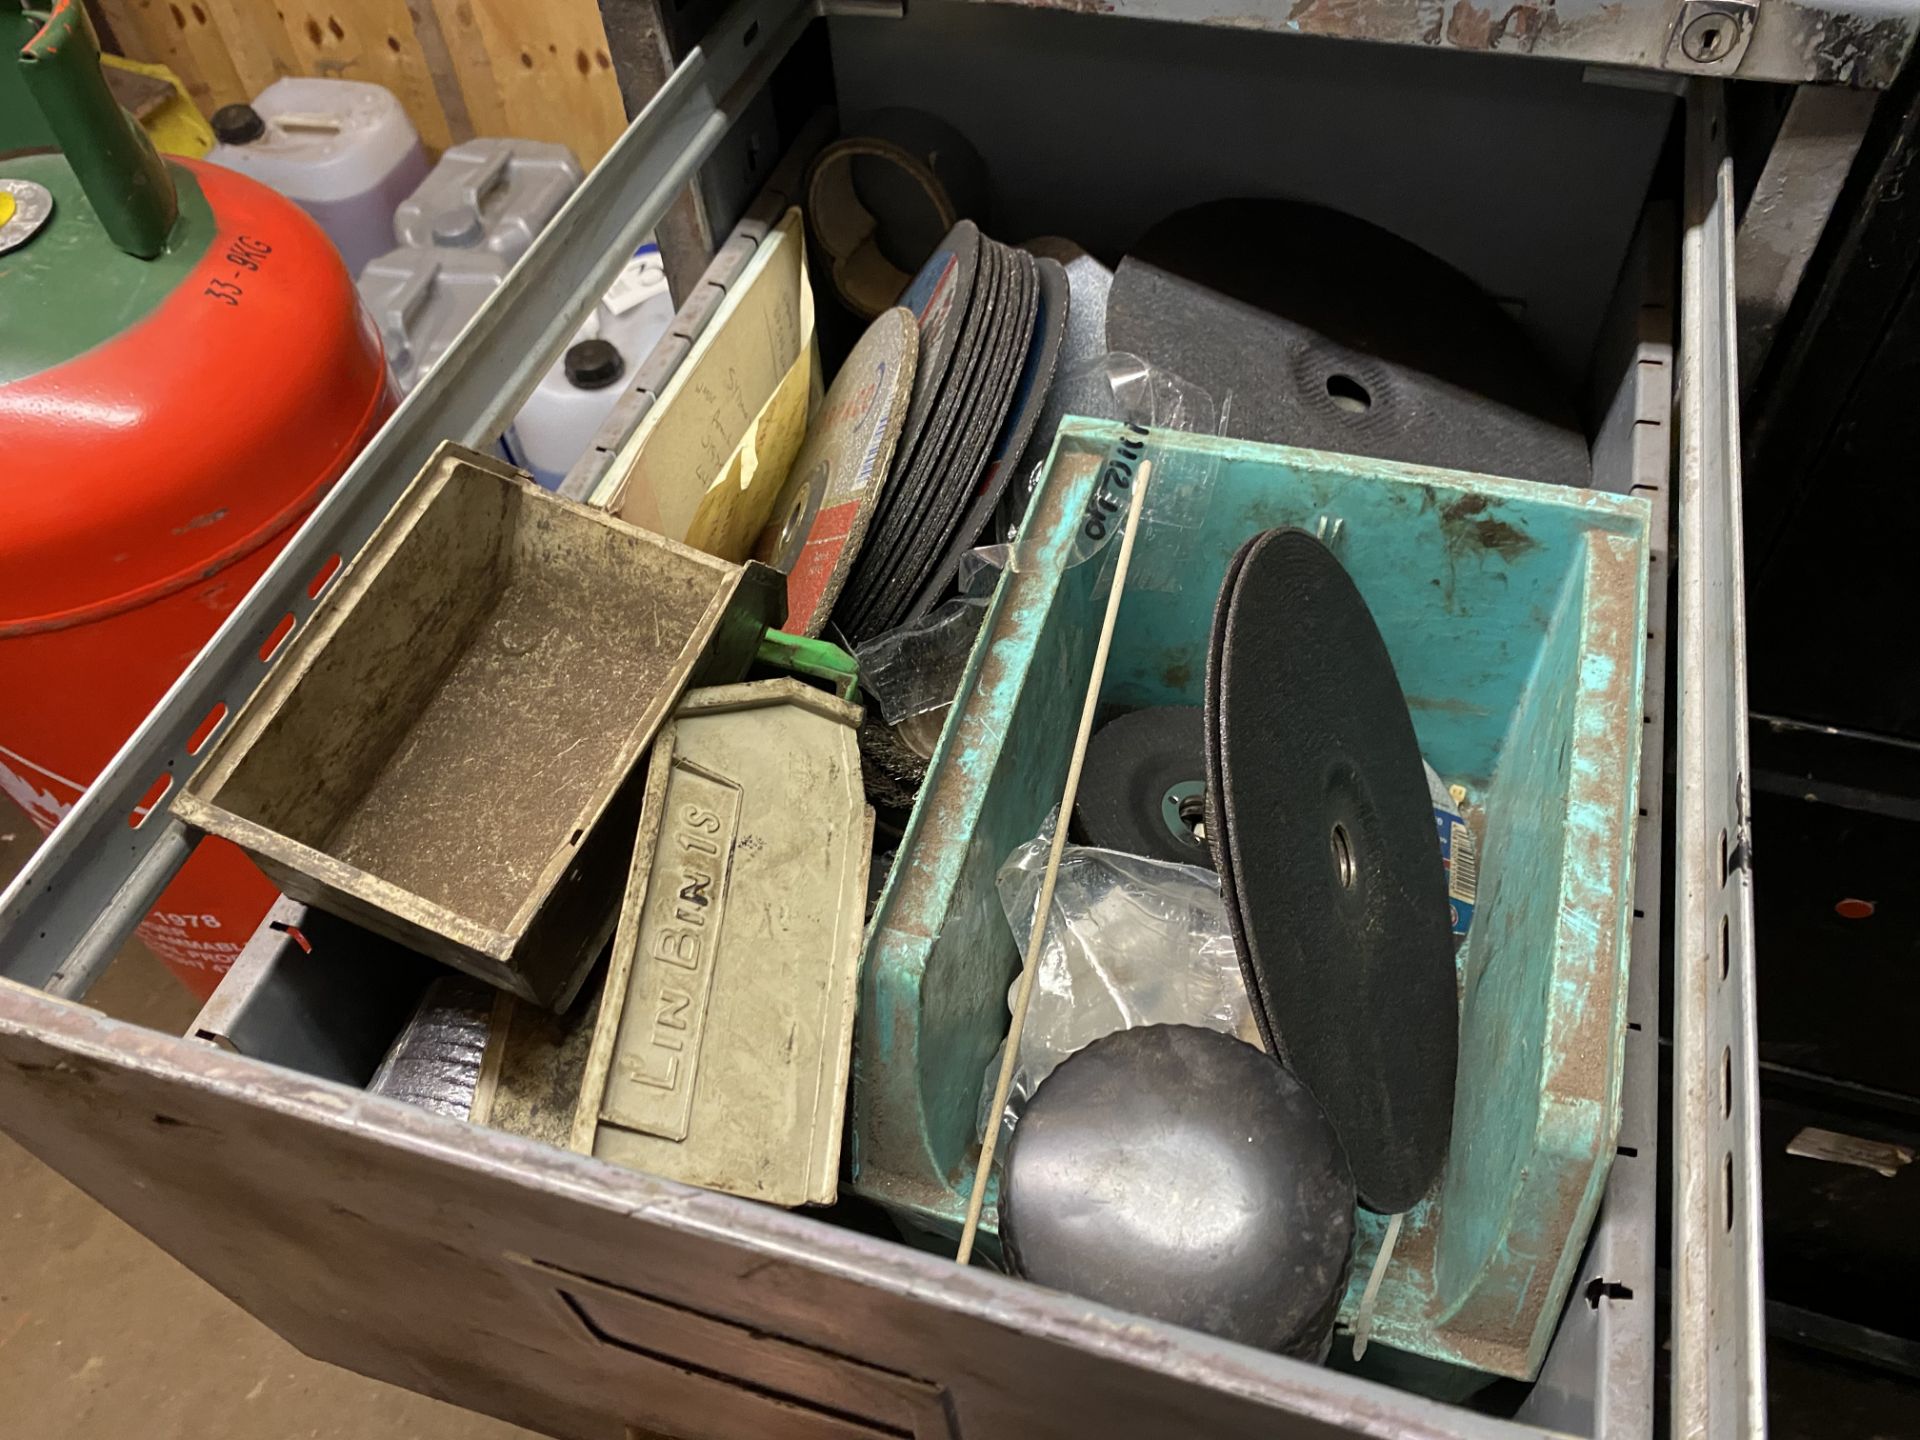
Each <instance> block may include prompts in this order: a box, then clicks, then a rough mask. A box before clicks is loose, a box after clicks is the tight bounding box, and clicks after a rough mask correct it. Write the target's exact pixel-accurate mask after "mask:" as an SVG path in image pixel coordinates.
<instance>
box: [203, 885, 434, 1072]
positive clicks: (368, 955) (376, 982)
mask: <svg viewBox="0 0 1920 1440" xmlns="http://www.w3.org/2000/svg"><path fill="white" fill-rule="evenodd" d="M435 973H436V967H435V966H434V965H433V964H432V963H431V962H430V961H428V960H425V959H423V958H422V957H421V956H419V955H416V954H414V953H413V952H412V951H411V950H406V949H403V948H402V947H401V946H398V945H395V944H394V943H393V942H392V941H390V940H382V939H380V938H379V937H378V936H375V935H370V934H368V933H367V932H366V931H364V930H361V929H360V928H359V927H358V926H356V925H354V924H352V923H351V922H349V921H346V920H341V919H338V918H337V917H335V916H332V915H326V914H323V913H321V912H320V911H318V910H312V911H310V910H308V908H307V907H306V906H305V905H302V904H301V903H300V902H299V901H297V900H289V899H287V898H286V897H285V896H284V895H283V896H281V898H280V899H279V900H277V901H275V902H274V904H273V907H272V908H271V909H270V910H268V911H267V914H266V918H265V919H263V920H262V921H261V922H260V925H259V928H258V929H256V930H255V931H254V932H253V934H252V936H251V937H250V938H249V939H248V940H247V943H246V945H245V947H244V948H243V949H242V950H241V951H240V953H239V955H237V956H236V957H234V962H233V968H232V969H230V970H228V971H227V973H226V974H225V975H223V976H221V977H220V984H219V985H218V986H217V987H216V988H215V990H214V992H213V994H212V995H211V996H210V997H209V998H208V1000H207V1003H206V1004H205V1005H203V1006H202V1007H201V1008H200V1013H199V1014H198V1015H197V1016H195V1017H194V1021H193V1025H192V1026H191V1027H190V1028H189V1029H188V1031H187V1034H188V1035H189V1036H191V1037H192V1038H194V1039H196V1040H201V1041H204V1042H206V1043H207V1044H210V1045H217V1046H219V1047H220V1048H221V1049H222V1050H225V1051H227V1052H229V1053H231V1054H235V1055H248V1056H251V1057H253V1058H254V1059H256V1060H267V1061H271V1062H272V1063H273V1064H275V1065H284V1066H287V1067H288V1068H289V1069H293V1070H298V1071H300V1072H301V1073H302V1074H304V1075H318V1076H320V1077H321V1078H322V1079H326V1080H338V1081H339V1082H340V1083H341V1084H343V1085H356V1086H358V1085H365V1084H366V1083H367V1082H368V1080H369V1079H371V1078H372V1076H373V1074H374V1071H375V1070H376V1069H377V1068H378V1067H379V1064H380V1060H381V1057H382V1055H384V1054H385V1053H386V1049H387V1042H388V1041H389V1040H391V1039H392V1038H393V1036H394V1034H395V1032H396V1031H398V1030H399V1029H400V1027H401V1025H402V1024H403V1023H404V1022H405V1020H406V1018H407V1016H408V1015H409V1014H411V1013H412V1010H413V1007H414V1003H415V1002H416V1001H417V1000H418V999H419V998H420V992H421V991H422V990H423V989H425V988H426V985H427V983H428V982H429V981H430V980H431V979H432V978H433V976H434V974H435Z"/></svg>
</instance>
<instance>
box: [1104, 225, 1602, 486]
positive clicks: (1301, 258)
mask: <svg viewBox="0 0 1920 1440" xmlns="http://www.w3.org/2000/svg"><path fill="white" fill-rule="evenodd" d="M1107 345H1108V348H1109V349H1112V350H1117V351H1125V352H1128V353H1131V354H1135V355H1139V356H1141V357H1143V358H1145V359H1147V360H1150V361H1152V362H1153V363H1154V364H1155V365H1157V366H1159V367H1160V368H1162V369H1164V370H1170V371H1172V372H1173V373H1174V374H1176V375H1178V376H1180V377H1181V378H1182V379H1184V380H1187V381H1190V382H1192V383H1194V384H1196V385H1199V386H1201V387H1202V388H1203V389H1205V390H1207V391H1209V392H1210V393H1211V394H1212V395H1213V397H1214V399H1215V400H1217V401H1225V400H1226V399H1227V397H1229V396H1231V398H1232V404H1231V405H1230V406H1223V409H1224V411H1225V417H1226V418H1225V421H1224V431H1225V433H1227V434H1230V435H1233V436H1236V437H1238V438H1240V439H1244V440H1264V441H1271V442H1274V443H1277V444H1283V445H1299V446H1306V447H1309V448H1312V449H1318V450H1332V451H1336V452H1339V453H1342V454H1349V455H1370V456H1374V457H1376V458H1378V459H1382V460H1402V461H1408V462H1412V463H1415V464H1421V465H1440V466H1446V467H1448V468H1450V469H1456V470H1474V471H1480V472H1482V473H1485V474H1492V475H1510V476H1516V477H1519V478H1521V479H1526V480H1545V481H1551V482H1554V483H1556V484H1562V485H1578V486H1584V485H1586V484H1587V483H1588V482H1589V480H1590V478H1591V475H1592V470H1591V466H1590V464H1589V460H1588V454H1587V445H1586V440H1585V437H1584V433H1583V431H1582V429H1581V427H1580V424H1579V420H1578V417H1577V415H1576V414H1575V412H1574V409H1573V406H1572V404H1571V402H1570V400H1569V398H1568V393H1567V391H1566V389H1565V388H1564V386H1563V385H1561V384H1559V383H1558V382H1557V381H1556V380H1555V378H1554V376H1553V372H1552V367H1551V366H1550V365H1549V364H1548V363H1547V362H1546V361H1545V359H1544V358H1543V357H1542V356H1541V355H1540V353H1539V352H1538V350H1537V349H1536V348H1535V347H1534V345H1533V344H1532V342H1531V341H1530V340H1529V339H1528V338H1527V337H1526V335H1525V334H1524V333H1523V332H1522V331H1521V329H1520V327H1519V326H1518V324H1516V323H1515V322H1514V320H1513V319H1512V318H1511V317H1510V316H1509V315H1508V314H1507V313H1506V312H1505V311H1504V310H1502V309H1501V308H1500V306H1499V305H1498V304H1497V303H1496V302H1495V301H1494V300H1493V299H1492V298H1491V297H1490V296H1488V295H1487V294H1486V293H1485V292H1484V291H1482V290H1481V289H1480V288H1479V287H1478V286H1477V285H1475V284H1474V283H1473V282H1472V281H1471V280H1469V279H1468V278H1467V277H1466V276H1465V275H1462V274H1461V273H1460V272H1459V271H1457V270H1455V269H1454V268H1453V267H1452V266H1450V265H1448V264H1446V263H1445V262H1444V261H1442V260H1440V259H1438V258H1437V257H1435V256H1433V255H1430V254H1428V253H1427V252H1426V251H1424V250H1422V249H1420V248H1419V247H1418V246H1417V245H1413V244H1410V243H1409V242H1407V241H1405V240H1402V239H1400V238H1399V237H1398V236H1396V235H1393V234H1391V233H1389V232H1388V231H1385V230H1382V229H1381V228H1380V227H1379V226H1377V225H1371V224H1369V223H1367V222H1366V221H1364V220H1360V219H1356V218H1355V217H1353V216H1351V215H1343V214H1341V213H1340V212H1338V211H1335V210H1328V209H1325V208H1323V207H1321V206H1317V205H1307V204H1302V203H1300V202H1297V201H1291V200H1277V199H1263V200H1220V201H1214V202H1211V203H1209V204H1205V205H1199V206H1195V207H1194V208H1193V209H1190V210H1183V211H1181V212H1179V213H1178V214H1175V215H1173V216H1171V217H1169V218H1168V219H1166V220H1163V221H1162V222H1161V223H1160V224H1158V225H1156V226H1154V227H1153V229H1152V230H1150V231H1148V233H1147V234H1146V235H1145V236H1144V237H1143V238H1142V239H1141V240H1140V241H1139V243H1138V244H1137V245H1135V246H1134V247H1133V249H1132V250H1131V251H1130V252H1129V253H1128V255H1127V257H1126V258H1125V259H1124V260H1123V261H1122V262H1121V264H1120V268H1119V270H1118V271H1117V272H1116V273H1115V276H1114V281H1113V289H1112V292H1111V294H1110V295H1109V296H1108V299H1107Z"/></svg>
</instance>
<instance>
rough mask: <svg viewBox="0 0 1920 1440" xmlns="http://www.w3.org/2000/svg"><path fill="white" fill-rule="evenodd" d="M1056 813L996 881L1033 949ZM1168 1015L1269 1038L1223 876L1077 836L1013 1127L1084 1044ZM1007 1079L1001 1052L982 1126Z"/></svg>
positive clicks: (1013, 1106) (1038, 982)
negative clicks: (1236, 942) (1249, 986)
mask: <svg viewBox="0 0 1920 1440" xmlns="http://www.w3.org/2000/svg"><path fill="white" fill-rule="evenodd" d="M1057 815H1058V811H1055V812H1054V815H1050V816H1049V817H1048V819H1047V822H1046V824H1045V825H1044V826H1043V827H1042V829H1041V831H1040V834H1039V835H1037V836H1035V837H1034V838H1033V839H1032V840H1030V841H1028V842H1027V843H1026V844H1025V845H1022V846H1021V847H1020V848H1019V849H1018V850H1015V851H1014V852H1013V854H1012V855H1010V856H1009V857H1008V858H1007V861H1006V863H1005V864H1004V865H1002V866H1001V867H1000V873H999V875H998V877H997V879H996V883H997V885H998V887H999V891H1000V904H1001V907H1002V908H1003V909H1004V910H1005V911H1006V915H1007V923H1008V924H1009V925H1010V926H1012V928H1013V933H1014V939H1015V943H1016V944H1018V945H1019V947H1020V949H1021V952H1022V957H1023V958H1024V955H1025V951H1026V945H1027V940H1028V937H1029V936H1030V935H1031V934H1032V931H1033V908H1034V905H1035V904H1036V903H1037V902H1038V900H1039V898H1040V882H1041V878H1042V876H1043V875H1044V874H1045V871H1046V868H1047V852H1048V850H1049V848H1050V847H1051V846H1052V844H1053V826H1054V821H1055V818H1056V817H1057ZM1019 984H1020V980H1019V977H1018V976H1017V975H1016V976H1015V977H1014V981H1013V984H1012V985H1010V986H1009V987H1008V990H1007V1004H1008V1008H1009V1010H1011V1008H1012V1004H1013V995H1014V991H1015V990H1016V989H1018V987H1019ZM1169 1024H1171V1025H1204V1026H1206V1027H1207V1028H1208V1029H1211V1030H1220V1031H1224V1032H1225V1033H1227V1034H1229V1035H1237V1036H1239V1037H1240V1038H1241V1039H1242V1040H1246V1041H1248V1042H1249V1043H1251V1044H1254V1045H1258V1044H1259V1043H1260V1038H1259V1032H1258V1030H1257V1029H1256V1027H1255V1025H1254V1020H1253V1009H1252V1006H1251V1005H1250V1004H1249V1003H1248V1001H1247V990H1246V982H1245V981H1244V980H1243V979H1242V978H1241V975H1240V961H1239V959H1238V957H1237V956H1236V955H1235V953H1234V948H1233V932H1232V931H1231V930H1230V929H1229V928H1228V926H1227V912H1226V906H1225V904H1224V902H1223V901H1222V900H1221V898H1220V877H1219V876H1217V875H1215V874H1214V873H1213V872H1212V871H1211V870H1205V869H1202V868H1200V867H1199V866H1197V865H1173V864H1169V863H1167V862H1166V861H1163V860H1150V859H1147V858H1146V857H1145V856H1141V855H1128V854H1125V853H1123V852H1121V851H1118V850H1100V849H1096V848H1094V847H1092V846H1087V845H1068V846H1067V847H1066V848H1065V849H1064V850H1063V851H1062V852H1061V856H1060V875H1059V878H1058V880H1057V881H1056V882H1055V884H1054V891H1053V906H1052V911H1051V913H1050V914H1049V916H1048V919H1047V931H1046V944H1045V949H1044V952H1043V954H1042V957H1041V960H1040V969H1039V971H1038V973H1037V974H1036V975H1035V976H1034V984H1033V998H1032V1000H1031V1001H1030V1002H1029V1005H1028V1009H1027V1025H1026V1029H1025V1030H1024V1031H1023V1032H1022V1034H1021V1038H1020V1060H1019V1064H1018V1065H1016V1066H1015V1068H1014V1072H1013V1085H1012V1088H1011V1089H1010V1090H1009V1091H1008V1092H1007V1113H1006V1115H1005V1116H1004V1117H1002V1119H1003V1123H1004V1124H1005V1126H1006V1127H1007V1130H1008V1131H1009V1132H1010V1131H1011V1130H1012V1127H1013V1124H1014V1122H1015V1121H1016V1119H1017V1118H1018V1116H1019V1112H1020V1111H1021V1109H1022V1108H1024V1106H1025V1104H1026V1101H1027V1097H1028V1096H1030V1095H1031V1094H1033V1092H1034V1089H1035V1088H1036V1087H1037V1086H1038V1085H1039V1084H1040V1082H1041V1081H1042V1080H1044V1079H1046V1077H1047V1076H1048V1075H1050V1074H1052V1073H1053V1069H1054V1067H1055V1066H1056V1065H1058V1064H1059V1063H1060V1062H1061V1061H1063V1060H1065V1059H1066V1058H1067V1057H1068V1056H1069V1055H1071V1054H1073V1053H1074V1052H1075V1051H1076V1050H1079V1049H1081V1048H1083V1047H1084V1046H1087V1045H1090V1044H1092V1043H1093V1042H1094V1041H1095V1040H1098V1039H1099V1038H1100V1037H1101V1036H1103V1035H1111V1034H1112V1033H1113V1032H1114V1031H1116V1030H1129V1029H1132V1028H1134V1027H1135V1026H1138V1025H1169ZM1001 1048H1002V1049H1004V1048H1005V1047H1004V1045H1003V1046H1002V1047H1001ZM999 1078H1000V1050H995V1052H994V1056H993V1059H992V1060H991V1061H990V1062H989V1063H988V1065H987V1070H986V1075H985V1077H984V1083H983V1084H982V1086H981V1092H980V1105H979V1116H978V1125H979V1128H980V1131H981V1133H982V1134H984V1133H985V1130H986V1123H987V1113H986V1112H987V1110H988V1108H989V1107H990V1106H991V1105H992V1104H993V1092H994V1087H995V1085H996V1084H997V1083H998V1081H999ZM1005 1138H1006V1137H1005V1135H1003V1136H1002V1140H1003V1141H1004V1140H1005Z"/></svg>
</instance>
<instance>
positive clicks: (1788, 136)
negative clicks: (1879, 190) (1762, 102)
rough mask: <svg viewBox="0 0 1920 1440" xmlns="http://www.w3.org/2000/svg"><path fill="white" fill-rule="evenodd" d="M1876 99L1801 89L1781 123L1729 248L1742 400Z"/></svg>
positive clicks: (1867, 94)
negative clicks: (1731, 249)
mask: <svg viewBox="0 0 1920 1440" xmlns="http://www.w3.org/2000/svg"><path fill="white" fill-rule="evenodd" d="M1878 99H1879V96H1877V95H1875V94H1873V93H1871V92H1868V91H1860V90H1836V89H1831V88H1823V87H1816V86H1812V85H1803V86H1801V87H1800V88H1799V89H1798V90H1796V91H1795V92H1794V96H1793V102H1792V104H1791V105H1789V106H1788V108H1787V113H1786V118H1785V119H1783V120H1782V121H1781V122H1780V133H1779V134H1778V135H1777V136H1775V137H1774V141H1773V148H1772V149H1770V150H1769V151H1768V152H1767V163H1766V166H1765V168H1763V169H1762V170H1761V172H1760V178H1759V179H1758V180H1757V181H1756V182H1755V183H1754V188H1753V195H1752V197H1751V198H1750V199H1749V200H1748V201H1747V208H1746V211H1745V213H1743V214H1742V215H1741V217H1740V229H1739V231H1738V233H1737V234H1736V235H1735V237H1734V244H1733V255H1734V300H1735V308H1736V311H1737V315H1738V320H1739V327H1740V328H1739V335H1738V338H1739V351H1740V394H1741V398H1742V399H1747V398H1750V397H1751V396H1752V395H1753V387H1754V384H1755V382H1757V381H1758V380H1759V378H1760V370H1761V367H1762V366H1763V365H1764V364H1765V363H1766V359H1767V353H1768V351H1770V350H1771V349H1772V348H1773V336H1774V332H1775V331H1776V330H1777V329H1779V327H1780V322H1781V321H1782V320H1784V319H1785V318H1786V315H1787V308H1788V307H1789V306H1790V305H1792V304H1793V296H1794V292H1795V291H1796V290H1797V289H1799V287H1800V277H1801V276H1802V275H1803V274H1805V273H1806V269H1807V262H1808V261H1809V260H1811V259H1812V258H1813V251H1814V247H1815V246H1816V245H1818V244H1819V243H1820V237H1821V235H1822V234H1824V233H1825V231H1826V228H1827V220H1828V218H1829V217H1830V216H1831V215H1832V214H1833V206H1834V202H1835V201H1836V200H1838V199H1839V198H1840V189H1841V187H1842V186H1843V185H1845V184H1846V182H1847V174H1848V172H1849V171H1850V170H1851V169H1852V168H1853V157H1854V155H1855V154H1857V153H1858V151H1859V149H1860V142H1861V140H1862V139H1863V138H1865V136H1866V133H1867V123H1868V122H1869V121H1870V120H1872V119H1873V111H1874V106H1875V103H1876V102H1877V101H1878Z"/></svg>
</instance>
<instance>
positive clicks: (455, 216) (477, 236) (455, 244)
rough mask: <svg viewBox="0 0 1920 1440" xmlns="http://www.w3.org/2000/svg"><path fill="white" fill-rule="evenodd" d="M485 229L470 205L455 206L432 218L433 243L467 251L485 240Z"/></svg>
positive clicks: (477, 213)
mask: <svg viewBox="0 0 1920 1440" xmlns="http://www.w3.org/2000/svg"><path fill="white" fill-rule="evenodd" d="M486 234H487V227H486V225H485V224H484V223H483V222H482V221H481V219H480V212H479V211H478V210H476V209H474V207H473V206H471V205H455V206H454V207H453V208H452V209H450V210H442V211H441V212H440V213H439V214H438V215H436V216H434V217H433V243H434V244H436V245H445V246H448V247H450V248H452V249H456V250H467V249H471V248H472V247H473V246H475V245H478V244H479V243H480V242H481V241H482V240H483V239H485V238H486Z"/></svg>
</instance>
